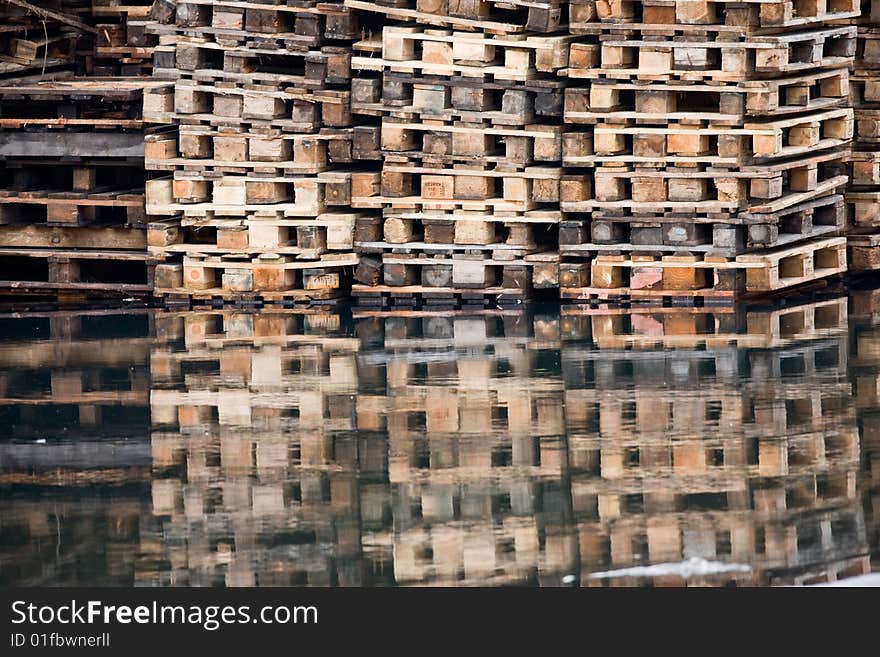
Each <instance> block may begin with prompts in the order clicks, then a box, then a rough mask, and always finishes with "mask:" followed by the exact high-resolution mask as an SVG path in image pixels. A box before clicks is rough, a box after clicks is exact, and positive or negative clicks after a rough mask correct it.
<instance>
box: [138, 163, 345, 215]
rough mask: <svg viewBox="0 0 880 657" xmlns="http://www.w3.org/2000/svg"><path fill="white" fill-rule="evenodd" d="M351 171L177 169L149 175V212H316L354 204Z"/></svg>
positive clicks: (195, 213) (270, 213) (218, 213)
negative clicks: (260, 172) (257, 172)
mask: <svg viewBox="0 0 880 657" xmlns="http://www.w3.org/2000/svg"><path fill="white" fill-rule="evenodd" d="M355 175H357V174H352V173H349V172H329V171H328V172H323V173H320V174H318V175H316V176H302V177H293V176H264V177H259V176H256V175H252V176H229V175H225V174H222V173H220V172H214V171H202V172H189V171H176V172H175V174H174V178H157V179H153V180H148V181H147V185H146V195H147V213H148V214H151V215H175V214H179V213H183V214H184V215H185V216H204V217H209V218H220V217H224V216H228V217H239V216H245V215H248V214H254V213H258V214H259V213H261V212H262V214H264V215H266V216H276V217H281V216H288V217H296V216H317V215H319V214H321V213H323V212H325V211H326V210H327V208H328V207H333V206H349V205H350V203H351V201H352V178H353V176H355Z"/></svg>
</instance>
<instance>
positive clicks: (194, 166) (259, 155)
mask: <svg viewBox="0 0 880 657" xmlns="http://www.w3.org/2000/svg"><path fill="white" fill-rule="evenodd" d="M352 139H353V133H352V132H351V131H348V132H342V133H324V134H315V135H303V134H289V133H284V132H281V131H279V130H275V129H252V130H250V131H248V132H240V131H236V130H230V129H228V128H227V129H224V128H215V127H211V126H201V125H199V126H189V125H184V126H180V127H179V131H178V133H177V134H174V133H167V132H163V133H159V134H158V135H148V136H147V138H146V146H145V149H144V150H145V163H146V168H147V169H150V170H153V171H176V170H183V171H217V172H223V173H249V172H254V173H258V174H271V175H278V176H283V175H288V174H299V175H302V174H316V173H320V172H322V171H326V170H328V169H330V168H331V166H332V164H333V163H336V162H338V159H337V157H335V156H337V155H339V154H342V159H343V160H344V161H351V153H352V146H353V145H352ZM338 142H347V143H338Z"/></svg>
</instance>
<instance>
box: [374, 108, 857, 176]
mask: <svg viewBox="0 0 880 657" xmlns="http://www.w3.org/2000/svg"><path fill="white" fill-rule="evenodd" d="M383 129H384V126H383ZM852 137H853V110H851V109H848V108H838V109H829V110H822V111H819V112H815V113H812V114H807V115H805V116H798V117H789V118H781V119H774V120H770V121H761V122H745V123H744V124H743V126H742V127H733V126H728V125H717V126H716V125H713V124H711V123H709V124H708V125H700V124H696V125H694V124H693V123H691V122H687V123H685V122H667V123H665V124H664V125H651V126H642V125H636V124H635V122H634V121H628V122H624V123H608V122H602V123H599V124H597V125H596V126H594V127H593V128H592V130H591V131H589V132H566V133H563V135H562V140H563V160H565V161H566V163H568V164H569V165H581V166H583V165H585V164H591V163H594V162H609V163H611V162H614V163H625V162H626V163H630V162H631V163H638V162H643V163H651V162H665V163H672V162H690V163H702V164H713V165H715V166H737V165H743V164H750V163H753V162H763V161H766V160H770V159H782V158H791V157H796V156H802V155H807V154H809V153H814V152H817V151H821V150H826V149H833V148H840V147H841V146H845V145H846V144H847V143H848V142H849V140H850V139H852Z"/></svg>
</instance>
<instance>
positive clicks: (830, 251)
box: [559, 237, 846, 303]
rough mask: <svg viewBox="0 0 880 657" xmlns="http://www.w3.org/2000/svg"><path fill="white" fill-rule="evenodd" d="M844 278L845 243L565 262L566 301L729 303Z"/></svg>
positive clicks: (561, 275) (563, 285) (833, 241)
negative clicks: (730, 255)
mask: <svg viewBox="0 0 880 657" xmlns="http://www.w3.org/2000/svg"><path fill="white" fill-rule="evenodd" d="M845 272H846V238H843V237H833V238H829V239H815V240H811V241H808V242H805V243H802V244H799V245H797V246H793V247H782V248H777V249H772V250H768V251H765V252H763V253H758V254H746V255H740V256H737V257H736V258H735V259H730V258H723V257H717V256H708V255H707V256H702V257H701V256H699V255H671V256H662V257H657V256H652V255H644V256H641V255H632V256H624V255H620V256H597V257H596V258H594V259H593V260H592V261H591V262H588V263H584V262H562V263H560V265H559V283H560V294H561V297H562V299H565V300H574V301H586V302H589V301H591V300H602V299H628V300H638V299H655V300H673V301H676V300H682V301H683V300H688V301H689V303H693V302H694V300H695V299H702V300H703V302H704V303H711V302H718V301H721V302H726V303H730V302H732V301H734V300H735V299H736V298H739V297H741V296H743V295H745V294H752V293H754V294H766V293H769V292H775V291H778V290H782V289H788V288H793V287H796V286H799V285H802V284H804V283H809V282H813V281H817V280H820V279H822V278H825V277H829V276H835V275H839V274H842V273H845Z"/></svg>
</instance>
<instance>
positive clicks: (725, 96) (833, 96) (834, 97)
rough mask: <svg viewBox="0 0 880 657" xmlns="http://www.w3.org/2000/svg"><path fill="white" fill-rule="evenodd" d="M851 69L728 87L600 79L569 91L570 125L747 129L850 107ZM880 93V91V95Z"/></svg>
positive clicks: (568, 115)
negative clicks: (758, 120) (685, 123)
mask: <svg viewBox="0 0 880 657" xmlns="http://www.w3.org/2000/svg"><path fill="white" fill-rule="evenodd" d="M851 81H853V80H851V78H850V77H849V71H848V69H847V68H836V69H827V70H817V71H812V72H811V73H809V74H807V75H803V74H801V75H794V76H786V77H784V78H780V79H774V80H755V81H747V82H739V83H730V84H725V85H717V84H701V83H698V82H689V83H674V82H668V83H666V84H664V85H662V86H661V85H646V84H644V83H636V82H625V81H618V80H594V81H592V83H590V84H589V86H583V87H568V88H566V89H565V110H564V116H565V121H566V122H567V123H597V122H598V121H600V120H602V121H606V122H611V123H618V122H623V121H627V120H630V119H638V120H639V121H642V122H644V123H646V124H647V123H651V122H661V123H666V122H676V121H679V120H693V121H707V122H710V123H712V124H716V125H742V124H743V122H745V121H746V120H748V119H749V118H750V117H755V116H760V117H763V116H772V117H780V116H786V115H789V114H802V113H804V112H808V111H813V110H823V109H829V108H833V107H839V106H844V105H846V103H847V99H848V96H849V92H850V88H851V86H850V82H851ZM878 93H880V92H878Z"/></svg>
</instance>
